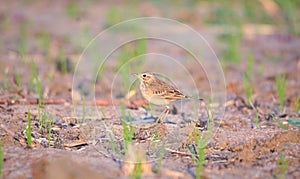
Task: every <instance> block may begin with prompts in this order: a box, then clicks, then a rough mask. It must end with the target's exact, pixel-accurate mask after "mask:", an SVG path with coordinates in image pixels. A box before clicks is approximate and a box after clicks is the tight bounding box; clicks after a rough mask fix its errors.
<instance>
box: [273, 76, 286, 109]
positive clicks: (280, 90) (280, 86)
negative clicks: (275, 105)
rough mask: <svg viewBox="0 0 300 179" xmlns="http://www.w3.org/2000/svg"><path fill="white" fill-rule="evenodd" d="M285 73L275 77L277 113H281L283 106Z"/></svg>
mask: <svg viewBox="0 0 300 179" xmlns="http://www.w3.org/2000/svg"><path fill="white" fill-rule="evenodd" d="M285 79H286V75H285V74H283V75H282V76H279V75H277V76H276V77H275V82H276V91H277V95H278V97H279V113H280V114H282V112H283V107H284V97H285V91H286V83H285Z"/></svg>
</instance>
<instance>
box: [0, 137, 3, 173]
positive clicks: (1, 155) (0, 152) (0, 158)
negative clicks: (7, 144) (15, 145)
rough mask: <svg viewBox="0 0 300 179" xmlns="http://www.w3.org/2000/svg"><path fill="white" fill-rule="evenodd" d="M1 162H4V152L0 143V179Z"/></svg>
mask: <svg viewBox="0 0 300 179" xmlns="http://www.w3.org/2000/svg"><path fill="white" fill-rule="evenodd" d="M3 160H4V150H3V145H2V142H1V141H0V178H2V168H3Z"/></svg>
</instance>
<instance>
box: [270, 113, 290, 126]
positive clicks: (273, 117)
mask: <svg viewBox="0 0 300 179" xmlns="http://www.w3.org/2000/svg"><path fill="white" fill-rule="evenodd" d="M270 115H271V116H272V119H273V120H274V121H276V122H277V124H279V126H280V127H281V128H282V129H284V130H288V128H287V127H286V126H285V125H283V124H282V122H281V121H280V120H279V119H278V118H277V117H275V116H274V115H273V114H270Z"/></svg>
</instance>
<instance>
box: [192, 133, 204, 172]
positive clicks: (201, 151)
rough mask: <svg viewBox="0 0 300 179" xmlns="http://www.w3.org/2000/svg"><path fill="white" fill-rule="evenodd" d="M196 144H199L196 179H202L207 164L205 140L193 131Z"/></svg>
mask: <svg viewBox="0 0 300 179" xmlns="http://www.w3.org/2000/svg"><path fill="white" fill-rule="evenodd" d="M193 134H194V138H195V142H196V144H197V148H196V149H197V156H198V157H196V158H197V159H198V160H197V164H196V165H197V169H196V178H200V177H201V174H202V170H203V165H204V163H205V152H204V149H205V146H206V145H205V142H204V140H203V138H202V137H201V136H200V135H199V134H198V133H197V132H196V129H194V131H193Z"/></svg>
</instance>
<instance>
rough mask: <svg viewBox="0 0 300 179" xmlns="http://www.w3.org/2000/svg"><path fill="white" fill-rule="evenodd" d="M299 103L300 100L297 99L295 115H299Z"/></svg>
mask: <svg viewBox="0 0 300 179" xmlns="http://www.w3.org/2000/svg"><path fill="white" fill-rule="evenodd" d="M299 101H300V98H299V97H297V99H296V101H295V113H296V114H298V113H299Z"/></svg>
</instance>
